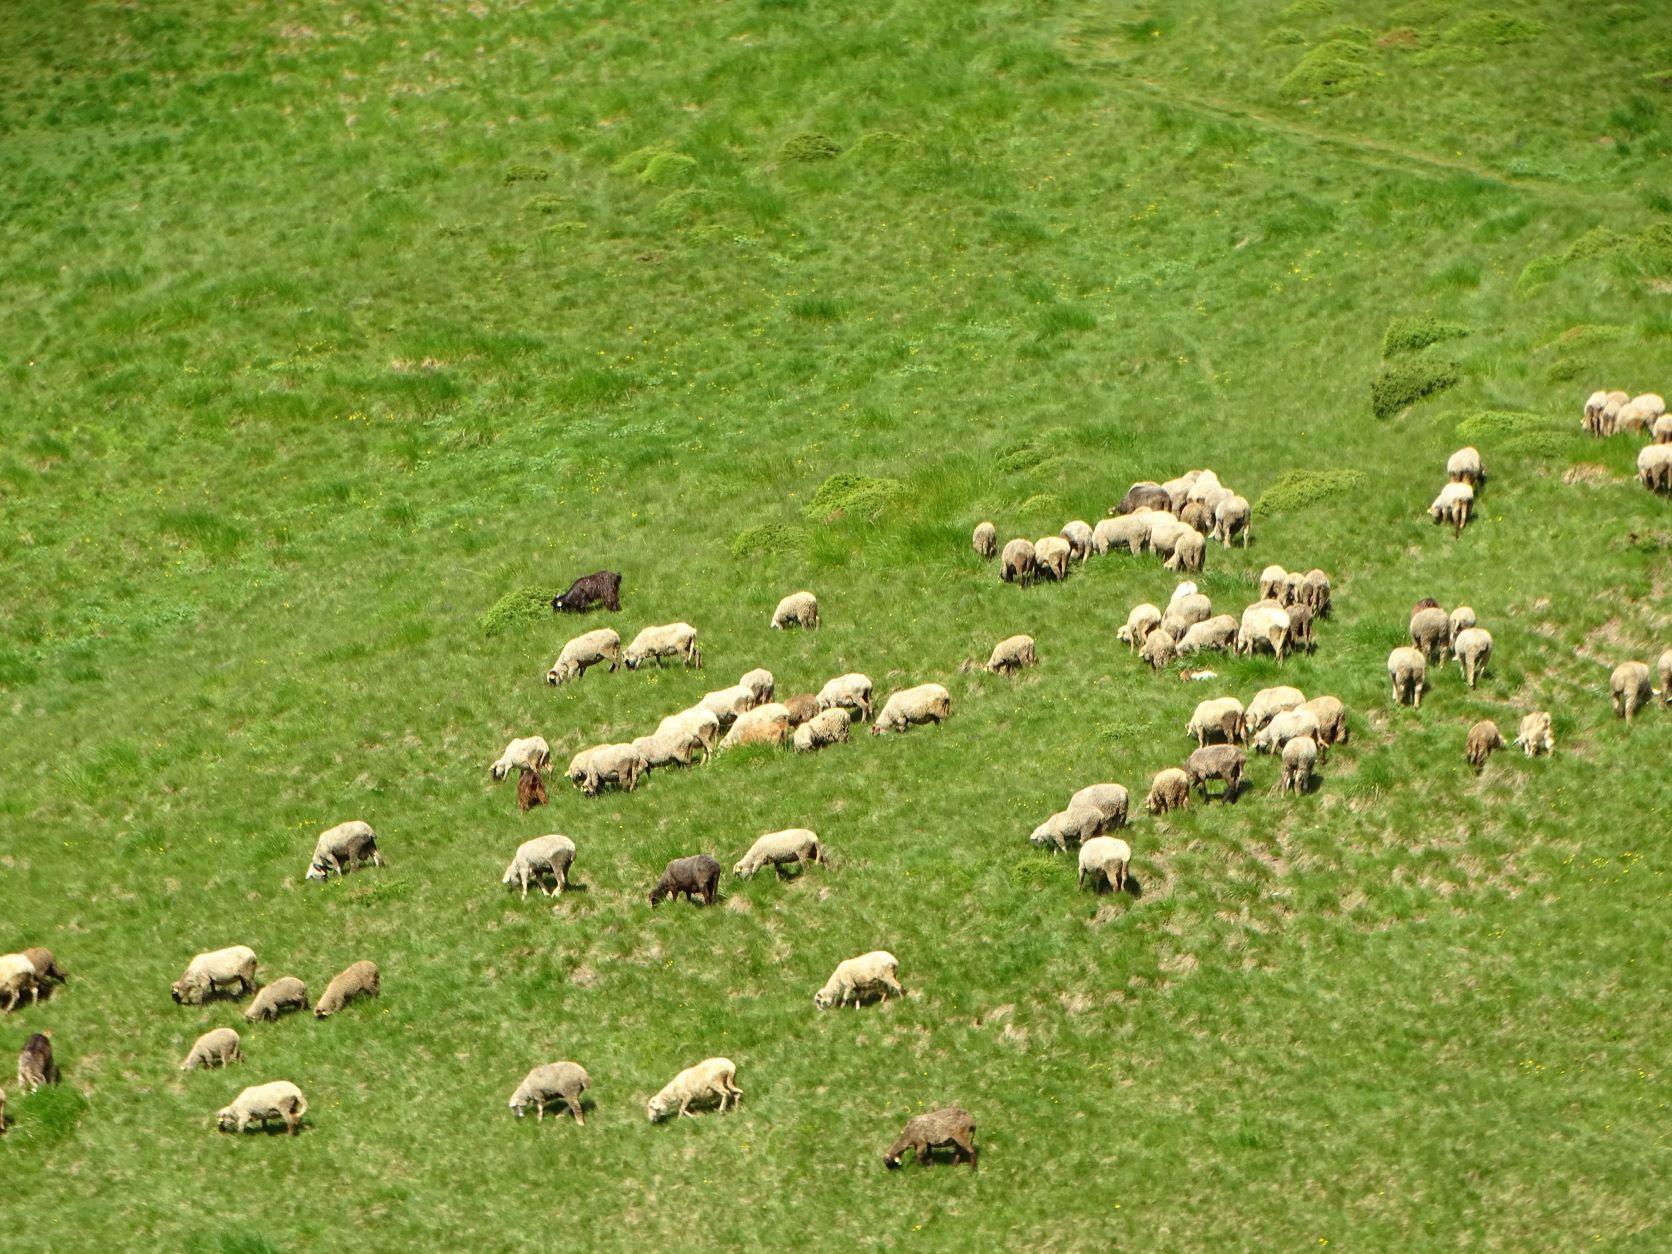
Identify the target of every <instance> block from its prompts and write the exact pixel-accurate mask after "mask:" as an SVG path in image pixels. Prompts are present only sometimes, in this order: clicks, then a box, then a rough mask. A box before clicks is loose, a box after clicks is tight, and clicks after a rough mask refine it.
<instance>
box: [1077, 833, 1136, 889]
mask: <svg viewBox="0 0 1672 1254" xmlns="http://www.w3.org/2000/svg"><path fill="white" fill-rule="evenodd" d="M1131 862H1132V846H1131V845H1129V844H1127V843H1126V842H1125V841H1124V840H1122V839H1121V838H1120V837H1118V836H1094V837H1092V839H1090V840H1088V841H1086V843H1085V844H1083V845H1081V846H1080V874H1079V876H1078V878H1077V879H1076V881H1075V887H1077V888H1084V887H1085V886H1086V881H1087V880H1088V879H1089V880H1090V881H1091V890H1092V892H1094V893H1100V892H1102V891H1103V890H1104V889H1105V888H1107V889H1108V890H1109V891H1110V892H1115V893H1122V892H1125V891H1126V868H1127V866H1128V865H1129V864H1130V863H1131Z"/></svg>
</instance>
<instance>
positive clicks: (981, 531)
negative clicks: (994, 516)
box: [970, 522, 999, 558]
mask: <svg viewBox="0 0 1672 1254" xmlns="http://www.w3.org/2000/svg"><path fill="white" fill-rule="evenodd" d="M970 544H971V545H972V546H973V547H974V548H975V552H976V555H977V556H979V557H989V558H990V557H992V556H993V554H994V553H996V552H998V547H999V533H998V529H997V528H996V527H994V526H993V524H992V523H990V522H979V523H976V524H975V532H974V534H973V535H971V536H970Z"/></svg>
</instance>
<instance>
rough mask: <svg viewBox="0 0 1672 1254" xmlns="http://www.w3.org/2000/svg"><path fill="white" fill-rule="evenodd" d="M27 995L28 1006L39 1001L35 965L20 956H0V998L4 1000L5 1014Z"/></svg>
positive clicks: (9, 1012)
mask: <svg viewBox="0 0 1672 1254" xmlns="http://www.w3.org/2000/svg"><path fill="white" fill-rule="evenodd" d="M25 993H28V994H29V1004H30V1005H34V1004H35V1003H36V1002H38V1001H39V1000H40V999H41V991H40V985H39V983H38V982H37V981H36V978H35V964H34V963H32V962H30V961H29V959H28V958H26V957H24V955H22V954H6V955H4V956H0V996H3V997H5V999H6V1013H7V1014H11V1012H12V1010H13V1009H14V1008H15V1007H16V1006H17V1003H18V1002H20V1001H21V1000H23V995H24V994H25Z"/></svg>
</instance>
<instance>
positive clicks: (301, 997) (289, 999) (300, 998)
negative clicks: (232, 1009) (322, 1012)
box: [244, 975, 308, 1023]
mask: <svg viewBox="0 0 1672 1254" xmlns="http://www.w3.org/2000/svg"><path fill="white" fill-rule="evenodd" d="M307 1008H308V986H307V985H306V984H304V983H302V981H301V980H299V979H297V978H296V977H295V976H294V975H281V976H280V977H279V978H278V979H276V980H274V981H273V982H272V983H271V984H269V985H267V986H266V987H265V988H263V989H262V990H261V991H260V992H259V993H257V994H256V995H255V1000H254V1001H252V1002H251V1003H250V1005H249V1009H247V1010H246V1011H244V1022H246V1023H260V1022H262V1021H263V1020H273V1019H277V1018H278V1017H279V1016H280V1015H282V1014H283V1013H284V1012H285V1011H287V1010H306V1009H307Z"/></svg>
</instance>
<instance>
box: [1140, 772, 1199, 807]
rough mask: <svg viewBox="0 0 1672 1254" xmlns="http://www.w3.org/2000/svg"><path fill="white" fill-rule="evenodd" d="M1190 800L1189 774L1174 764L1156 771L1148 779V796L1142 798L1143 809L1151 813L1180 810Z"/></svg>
mask: <svg viewBox="0 0 1672 1254" xmlns="http://www.w3.org/2000/svg"><path fill="white" fill-rule="evenodd" d="M1189 801H1190V776H1188V775H1186V774H1185V773H1184V772H1183V771H1181V770H1179V768H1178V767H1176V766H1169V767H1168V768H1167V769H1166V770H1164V771H1157V772H1156V775H1155V778H1154V779H1152V780H1151V781H1150V790H1149V796H1147V797H1145V798H1144V809H1146V810H1148V811H1149V812H1150V813H1151V814H1166V813H1167V812H1168V811H1169V810H1182V809H1183V808H1184V807H1185V806H1186V805H1187V804H1188V803H1189Z"/></svg>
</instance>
